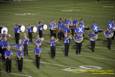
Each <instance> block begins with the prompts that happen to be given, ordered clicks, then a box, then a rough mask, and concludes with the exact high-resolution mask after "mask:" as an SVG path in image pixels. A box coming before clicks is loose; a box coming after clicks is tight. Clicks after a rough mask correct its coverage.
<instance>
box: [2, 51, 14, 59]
mask: <svg viewBox="0 0 115 77" xmlns="http://www.w3.org/2000/svg"><path fill="white" fill-rule="evenodd" d="M4 55H5V57H6V58H8V57H11V56H12V55H13V53H12V51H9V50H6V51H5V54H4Z"/></svg>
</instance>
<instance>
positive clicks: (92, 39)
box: [89, 31, 98, 52]
mask: <svg viewBox="0 0 115 77" xmlns="http://www.w3.org/2000/svg"><path fill="white" fill-rule="evenodd" d="M97 38H98V34H97V33H95V32H93V31H92V32H90V33H89V40H90V46H91V47H90V48H91V51H92V52H94V51H95V42H96V40H97Z"/></svg>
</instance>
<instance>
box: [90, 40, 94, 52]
mask: <svg viewBox="0 0 115 77" xmlns="http://www.w3.org/2000/svg"><path fill="white" fill-rule="evenodd" d="M90 43H91V51H92V52H94V51H95V41H90Z"/></svg>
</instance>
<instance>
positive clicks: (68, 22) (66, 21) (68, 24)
mask: <svg viewBox="0 0 115 77" xmlns="http://www.w3.org/2000/svg"><path fill="white" fill-rule="evenodd" d="M64 25H65V26H66V27H67V28H69V26H71V25H72V22H71V20H69V19H65V22H64Z"/></svg>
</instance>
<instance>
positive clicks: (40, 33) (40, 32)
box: [39, 30, 43, 38]
mask: <svg viewBox="0 0 115 77" xmlns="http://www.w3.org/2000/svg"><path fill="white" fill-rule="evenodd" d="M39 37H40V38H42V37H43V31H42V30H39Z"/></svg>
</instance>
